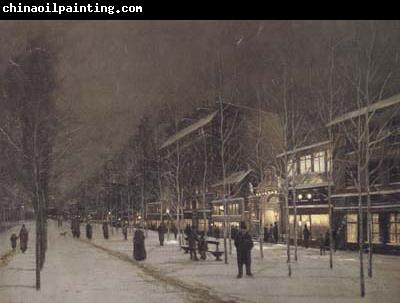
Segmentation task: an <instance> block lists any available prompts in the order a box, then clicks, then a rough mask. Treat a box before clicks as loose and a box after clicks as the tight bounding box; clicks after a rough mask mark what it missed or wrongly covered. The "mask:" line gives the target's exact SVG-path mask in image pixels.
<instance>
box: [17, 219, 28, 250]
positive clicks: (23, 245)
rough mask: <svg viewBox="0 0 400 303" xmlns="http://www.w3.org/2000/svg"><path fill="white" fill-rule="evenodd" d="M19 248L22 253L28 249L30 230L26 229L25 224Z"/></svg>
mask: <svg viewBox="0 0 400 303" xmlns="http://www.w3.org/2000/svg"><path fill="white" fill-rule="evenodd" d="M19 247H20V249H21V251H22V253H25V251H26V250H27V249H28V230H27V229H26V227H25V224H22V228H21V230H20V231H19Z"/></svg>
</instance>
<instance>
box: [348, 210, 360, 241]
mask: <svg viewBox="0 0 400 303" xmlns="http://www.w3.org/2000/svg"><path fill="white" fill-rule="evenodd" d="M346 219H347V242H349V243H357V234H358V232H357V215H349V214H348V215H346Z"/></svg>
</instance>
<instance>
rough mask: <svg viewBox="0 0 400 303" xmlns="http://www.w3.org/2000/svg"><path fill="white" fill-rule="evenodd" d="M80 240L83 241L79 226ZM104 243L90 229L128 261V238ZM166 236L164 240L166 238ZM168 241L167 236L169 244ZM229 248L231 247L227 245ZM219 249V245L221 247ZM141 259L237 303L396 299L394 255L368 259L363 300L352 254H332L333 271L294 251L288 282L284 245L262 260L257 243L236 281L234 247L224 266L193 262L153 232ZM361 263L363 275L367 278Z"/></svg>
mask: <svg viewBox="0 0 400 303" xmlns="http://www.w3.org/2000/svg"><path fill="white" fill-rule="evenodd" d="M81 234H82V235H83V238H84V236H85V233H84V226H82V233H81ZM110 236H111V237H110V239H109V240H104V239H103V237H102V232H101V227H100V226H96V227H95V228H94V239H93V240H92V243H94V244H96V245H99V246H101V247H104V248H106V249H108V250H112V251H117V252H119V253H122V254H125V255H126V256H129V257H131V256H132V236H133V235H132V234H129V235H128V239H129V240H128V241H124V240H123V235H122V233H121V229H119V232H118V233H117V232H116V231H115V229H114V234H113V235H111V233H110ZM166 237H167V236H166ZM172 238H173V236H172V235H171V239H172ZM232 245H233V243H232ZM222 247H223V245H220V248H222ZM146 250H147V259H146V261H145V262H143V264H144V265H145V266H146V265H149V266H151V267H154V268H156V269H157V270H158V272H159V274H160V275H163V276H164V277H166V278H173V279H179V280H181V281H182V282H184V283H187V284H189V285H192V286H193V287H197V288H201V289H206V290H208V291H209V292H210V293H212V294H215V295H217V296H219V297H222V298H224V299H231V300H235V301H237V302H282V303H283V302H285V303H286V302H296V303H298V302H304V303H306V302H307V303H310V302H393V303H394V302H398V300H399V298H400V259H399V257H397V256H383V255H376V256H374V277H373V278H372V279H370V278H368V277H366V297H365V298H364V299H362V298H360V297H359V278H358V277H359V276H358V275H359V261H358V254H357V253H355V252H345V251H337V252H336V253H335V255H334V268H333V270H330V269H329V255H328V254H327V255H325V256H320V255H319V250H317V249H304V248H301V247H300V248H299V251H298V256H299V261H298V262H297V263H294V262H293V264H292V277H291V278H289V277H288V274H287V263H286V246H285V245H282V244H277V245H272V244H266V245H265V247H264V259H261V258H260V251H259V246H258V244H256V243H255V247H254V249H253V252H252V257H253V259H252V262H253V264H252V271H253V273H254V278H247V277H244V278H242V279H236V275H237V265H236V255H235V248H234V247H233V253H232V255H229V264H228V265H226V264H224V262H223V261H222V262H216V261H215V258H214V257H212V256H210V255H208V258H207V260H206V261H198V262H193V261H190V260H189V255H188V254H184V252H183V251H182V250H180V249H179V247H178V243H177V242H176V241H172V240H170V241H166V243H165V246H163V247H160V246H159V243H158V235H157V233H156V232H153V231H149V237H148V238H146ZM366 268H367V265H366V264H365V273H367V270H366Z"/></svg>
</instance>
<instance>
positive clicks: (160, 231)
mask: <svg viewBox="0 0 400 303" xmlns="http://www.w3.org/2000/svg"><path fill="white" fill-rule="evenodd" d="M157 230H158V240H159V241H160V246H164V235H165V233H166V232H167V228H166V227H165V224H164V223H163V222H161V223H160V225H159V226H158V229H157Z"/></svg>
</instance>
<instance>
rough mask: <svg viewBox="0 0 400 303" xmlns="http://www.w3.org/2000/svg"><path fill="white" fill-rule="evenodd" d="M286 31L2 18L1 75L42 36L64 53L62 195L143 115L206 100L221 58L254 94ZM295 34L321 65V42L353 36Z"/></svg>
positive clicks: (313, 30)
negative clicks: (66, 140)
mask: <svg viewBox="0 0 400 303" xmlns="http://www.w3.org/2000/svg"><path fill="white" fill-rule="evenodd" d="M288 28H289V27H288V22H285V21H1V22H0V73H2V72H3V71H4V69H5V68H6V67H7V65H8V64H10V63H9V59H10V58H12V56H14V55H15V54H17V53H18V49H20V48H21V47H23V45H24V43H25V41H26V38H27V37H29V36H30V35H32V34H33V33H36V32H39V31H43V32H45V33H46V35H48V37H49V39H50V40H51V41H52V42H53V44H54V45H55V48H56V49H57V50H58V56H59V60H58V66H57V71H58V75H59V89H58V90H57V92H56V96H57V102H58V104H59V105H60V108H64V107H65V106H66V105H67V106H68V105H69V106H70V107H71V109H72V112H73V120H74V122H73V123H72V124H71V125H70V127H71V129H76V128H79V130H78V131H77V132H76V134H75V137H74V146H73V148H72V150H71V151H72V153H71V155H70V156H69V157H68V159H67V160H66V162H65V163H64V165H65V167H67V169H66V170H65V175H64V178H63V182H62V184H63V185H64V188H63V189H64V190H65V189H68V188H70V186H71V185H76V184H78V183H79V182H80V181H81V180H83V179H85V178H86V177H87V176H89V175H90V174H91V173H93V172H94V170H95V169H96V168H98V167H100V165H101V164H102V163H104V160H105V159H107V158H109V157H111V156H112V153H113V152H116V151H117V150H118V149H120V148H121V146H122V145H123V144H124V143H125V142H126V140H127V138H128V137H129V136H131V135H133V134H134V132H135V125H136V124H137V122H138V121H139V119H140V117H141V116H142V115H143V114H144V113H146V114H148V113H150V114H151V113H152V112H156V111H157V110H158V108H159V106H160V104H162V103H164V102H166V101H168V102H170V101H174V102H179V103H181V104H183V105H185V104H188V103H190V102H193V100H195V101H199V100H204V99H207V98H210V97H211V95H210V79H211V78H212V76H211V75H212V72H213V66H214V65H213V64H214V59H215V57H216V54H222V56H223V57H224V64H225V66H226V68H227V70H229V73H228V74H231V75H232V74H235V72H236V74H235V75H236V76H237V77H236V78H237V79H239V80H237V79H236V82H235V81H232V86H235V85H236V84H237V83H238V82H239V81H240V82H241V84H240V85H248V87H251V86H252V85H253V84H252V83H254V82H255V81H259V80H256V79H260V75H262V77H264V78H265V76H266V74H268V70H265V69H263V68H262V62H264V61H265V62H267V61H268V60H275V59H274V57H271V56H269V55H268V51H271V50H274V51H275V52H279V48H280V46H281V45H285V41H286V38H287V36H288V35H290V33H289V31H288ZM290 28H291V29H292V30H293V29H295V30H297V31H298V32H299V33H300V34H301V38H299V43H300V45H301V44H304V45H305V46H307V48H308V49H307V50H304V54H307V56H308V57H311V58H313V52H315V53H316V55H315V58H316V61H318V60H319V59H318V58H319V57H318V53H319V52H320V50H319V48H318V41H321V39H324V37H326V36H329V35H331V34H332V33H335V35H337V36H340V35H342V34H343V33H348V32H351V31H352V27H351V26H350V25H349V24H348V22H345V21H337V22H317V21H304V22H300V23H296V22H294V23H292V24H291V27H290ZM300 40H301V41H300ZM310 54H311V55H310ZM320 57H321V56H320ZM271 58H272V59H271ZM321 58H324V56H322V57H321ZM299 60H302V59H301V56H300V59H299ZM317 64H318V62H317ZM238 71H239V72H238ZM233 78H234V77H232V79H233ZM253 80H255V81H253ZM235 83H236V84H235ZM243 83H245V84H243ZM247 91H249V94H250V95H251V93H250V89H248V90H247ZM183 108H184V107H183Z"/></svg>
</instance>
